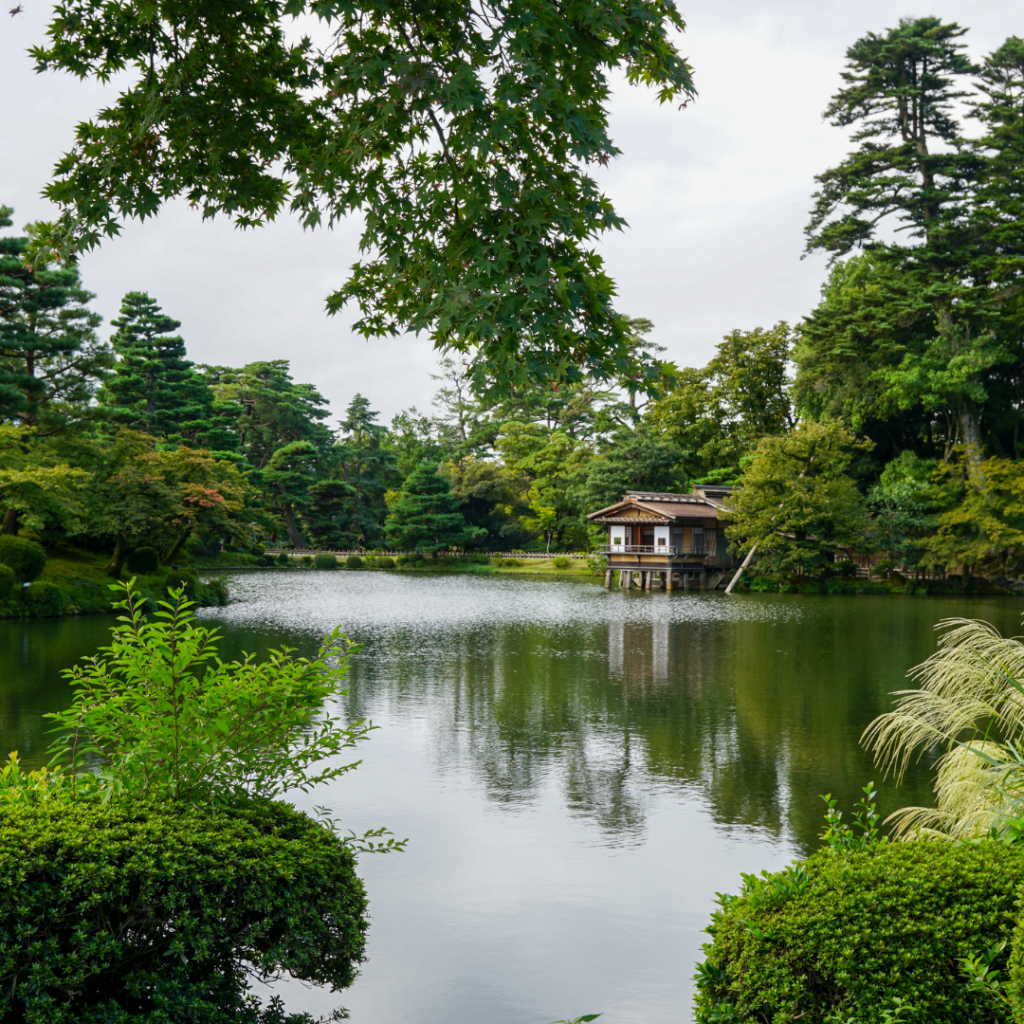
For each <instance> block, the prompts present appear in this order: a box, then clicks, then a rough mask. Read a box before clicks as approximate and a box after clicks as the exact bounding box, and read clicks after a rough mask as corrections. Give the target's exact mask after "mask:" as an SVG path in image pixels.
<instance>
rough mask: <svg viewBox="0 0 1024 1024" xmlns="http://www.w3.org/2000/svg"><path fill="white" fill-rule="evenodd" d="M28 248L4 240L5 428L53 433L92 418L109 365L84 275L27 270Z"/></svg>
mask: <svg viewBox="0 0 1024 1024" xmlns="http://www.w3.org/2000/svg"><path fill="white" fill-rule="evenodd" d="M11 213H12V210H11V209H10V207H0V227H10V225H11ZM33 231H34V227H33V226H30V227H29V235H30V236H31V234H32V233H33ZM28 244H29V238H28V237H24V238H19V237H12V236H5V237H0V420H3V421H8V422H10V421H17V422H20V423H21V424H23V425H24V426H30V427H32V428H33V429H34V430H35V431H36V432H37V433H39V432H42V433H50V432H53V431H54V430H57V429H60V428H61V427H62V426H64V425H66V424H67V423H68V422H69V421H74V420H78V419H80V418H82V417H83V416H84V415H86V414H87V409H88V406H89V401H90V399H91V398H92V395H93V392H94V390H95V387H96V385H97V383H98V381H99V380H100V379H101V377H102V375H103V373H104V370H105V369H106V368H107V367H109V365H110V362H111V359H110V352H109V350H108V348H107V347H106V346H105V345H103V344H101V343H100V342H99V341H98V340H97V338H96V333H95V331H96V328H97V327H98V326H99V325H100V322H101V318H100V316H99V314H98V313H95V312H93V311H92V310H91V309H89V308H88V304H89V302H90V301H92V299H93V297H94V296H93V295H92V293H91V292H87V291H86V290H85V289H84V288H83V287H82V285H81V281H80V279H79V276H78V270H77V269H76V268H75V267H67V266H57V267H54V266H47V267H45V268H43V269H39V270H36V271H33V270H30V269H28V268H27V267H26V266H25V263H24V259H25V251H26V249H27V247H28Z"/></svg>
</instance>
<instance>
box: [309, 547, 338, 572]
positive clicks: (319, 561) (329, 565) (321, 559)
mask: <svg viewBox="0 0 1024 1024" xmlns="http://www.w3.org/2000/svg"><path fill="white" fill-rule="evenodd" d="M313 565H314V567H315V568H317V569H337V568H338V559H337V556H336V555H329V554H327V553H326V552H323V551H322V552H320V554H319V555H317V556H316V557H315V558H314V559H313Z"/></svg>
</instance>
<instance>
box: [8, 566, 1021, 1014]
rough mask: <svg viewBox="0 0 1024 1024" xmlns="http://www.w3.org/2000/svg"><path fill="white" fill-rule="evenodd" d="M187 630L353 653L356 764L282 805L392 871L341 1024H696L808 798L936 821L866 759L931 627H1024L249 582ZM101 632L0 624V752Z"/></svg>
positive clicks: (80, 623) (295, 579) (419, 585)
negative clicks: (712, 920) (728, 942)
mask: <svg viewBox="0 0 1024 1024" xmlns="http://www.w3.org/2000/svg"><path fill="white" fill-rule="evenodd" d="M231 589H232V594H233V598H234V603H232V604H231V605H229V606H228V607H226V608H221V609H211V610H208V611H206V612H204V613H203V616H204V618H206V619H208V620H211V621H212V622H216V623H217V625H218V626H219V628H220V629H221V630H222V632H223V634H224V643H223V649H224V650H225V652H226V654H227V655H229V656H232V657H234V656H237V655H238V654H239V653H240V652H241V651H243V650H251V651H256V652H265V651H266V650H268V649H269V648H272V647H279V646H281V645H289V646H292V647H295V648H298V649H299V651H300V652H302V653H303V654H309V653H312V652H313V651H314V649H315V647H316V644H317V641H318V639H319V636H320V635H321V634H322V633H323V632H325V631H326V630H328V629H330V628H332V627H333V626H335V625H337V624H340V625H341V626H342V627H343V628H344V630H345V631H346V632H347V633H348V634H349V635H350V636H351V637H353V638H354V639H356V640H357V641H358V642H359V643H360V644H361V651H360V653H359V654H358V655H357V656H356V658H355V660H354V663H353V667H352V673H351V677H350V681H351V689H350V694H349V697H348V698H347V699H346V706H345V709H344V710H345V713H346V714H347V715H349V716H351V717H368V718H371V719H372V720H373V722H374V724H376V725H378V726H380V729H379V730H378V731H376V732H374V733H373V738H372V739H371V741H370V742H369V743H367V744H365V745H364V746H363V747H362V748H361V751H360V753H361V755H362V757H363V764H362V766H361V767H360V768H359V770H358V771H357V772H354V773H352V774H350V775H349V776H348V777H347V778H345V779H342V780H340V781H339V782H337V783H336V784H335V785H334V786H331V787H324V789H323V790H322V791H318V792H317V793H315V794H312V795H311V796H310V797H308V798H303V799H302V800H301V801H300V806H303V807H306V808H312V807H313V806H314V805H326V806H328V807H330V808H331V809H332V812H333V816H334V817H337V818H340V819H341V820H342V821H343V823H344V826H345V827H346V828H351V829H353V830H354V831H356V832H361V831H364V830H366V829H369V828H373V827H376V826H377V825H381V824H383V825H387V826H388V827H389V828H391V829H392V830H393V831H394V832H395V833H396V834H397V835H398V836H399V837H408V838H409V845H408V849H407V852H405V853H402V854H398V855H390V856H367V857H364V858H363V859H362V862H361V871H362V874H363V875H364V877H365V879H366V882H367V887H368V890H369V894H370V899H371V912H372V922H371V931H370V941H369V960H368V962H367V963H366V964H365V965H364V969H363V972H362V975H361V976H360V978H359V979H358V980H357V982H356V983H355V985H354V986H353V987H352V988H351V989H349V990H348V991H346V992H344V993H342V994H340V995H334V996H332V995H330V994H329V993H325V992H320V991H317V990H314V989H307V988H305V987H302V986H298V985H290V986H288V985H286V986H284V994H285V996H286V1000H287V1003H288V1005H289V1007H291V1008H292V1009H305V1010H308V1011H309V1012H311V1013H314V1014H316V1013H327V1012H328V1011H329V1010H330V1009H331V1008H332V1007H334V1006H336V1005H338V1004H339V1003H342V1004H343V1005H345V1006H347V1007H348V1008H349V1010H350V1012H351V1019H352V1021H353V1022H354V1024H393V1022H396V1021H401V1022H402V1024H547V1022H549V1021H552V1020H554V1019H555V1018H558V1017H567V1016H575V1015H577V1014H582V1013H596V1012H602V1013H603V1015H604V1016H603V1017H602V1018H601V1024H641V1022H642V1024H669V1022H673V1024H675V1022H680V1021H687V1020H690V1019H691V1014H690V1000H691V995H692V991H693V985H692V980H691V979H692V975H693V971H694V964H695V962H696V961H697V960H698V959H699V957H700V945H701V943H702V941H703V940H704V938H705V937H706V936H704V935H703V933H702V929H703V928H704V926H705V925H706V924H707V921H708V915H709V913H710V911H711V909H712V906H713V901H714V895H715V892H716V891H720V892H726V891H735V890H736V888H737V886H738V883H739V876H740V872H741V871H750V872H758V871H760V870H761V869H762V868H776V867H780V866H782V865H783V864H785V863H787V862H788V861H790V860H791V859H793V858H794V857H799V856H802V855H804V854H806V853H808V852H810V851H811V850H813V849H814V848H815V846H816V843H817V838H816V837H817V834H818V832H819V831H820V829H821V826H822V812H823V810H824V804H823V803H822V802H821V800H820V794H822V793H825V792H831V793H832V794H833V795H835V796H837V797H838V798H839V799H840V801H841V804H842V806H843V807H844V809H846V810H847V812H849V809H850V808H851V806H852V804H853V802H854V801H855V800H856V799H857V798H858V796H859V790H860V787H861V786H862V785H864V784H865V783H866V782H868V781H869V780H872V779H874V780H875V781H876V783H879V784H880V788H881V792H882V800H881V806H882V809H884V810H886V811H889V810H892V809H894V808H895V807H897V806H901V805H904V804H910V803H922V802H929V801H930V796H931V793H930V779H929V774H928V772H927V769H926V766H921V767H918V768H916V769H915V770H913V771H912V772H911V774H910V775H909V776H908V778H907V779H906V780H905V782H904V784H903V786H902V787H900V788H899V789H898V790H897V789H896V788H895V787H893V786H892V785H891V784H882V783H881V780H880V779H879V778H878V773H877V772H876V771H875V769H874V768H873V767H872V764H871V759H870V758H869V757H868V756H867V755H866V754H865V752H864V751H863V750H861V749H860V747H859V745H858V738H859V736H860V733H861V731H862V730H863V728H864V726H865V725H867V723H868V722H870V721H871V719H872V718H873V717H874V716H875V715H877V714H879V713H880V712H882V711H884V710H886V709H887V708H888V707H889V706H890V698H889V696H888V694H889V692H890V691H892V690H895V689H899V688H901V687H902V686H905V685H906V683H905V680H904V676H905V673H906V672H907V670H908V669H909V668H910V667H912V666H913V665H915V664H916V663H918V662H919V661H921V660H923V659H924V658H925V657H926V656H927V655H928V654H929V653H930V652H931V651H932V650H934V647H935V634H934V631H933V626H934V625H935V623H936V622H937V621H938V620H939V619H941V618H944V617H947V616H955V615H966V616H970V617H974V618H984V619H987V620H988V621H990V622H992V623H994V624H995V625H996V626H997V627H998V628H999V629H1001V630H1003V631H1004V632H1005V633H1008V634H1011V635H1013V634H1016V633H1018V632H1020V629H1019V626H1020V615H1021V611H1022V610H1024V602H1020V601H1018V600H1015V599H1002V600H983V599H974V600H953V599H925V598H920V599H913V598H896V597H877V598H874V597H856V598H853V597H809V596H798V595H792V596H791V595H767V594H766V595H742V596H733V597H729V598H727V597H725V596H724V595H722V594H718V593H712V594H694V593H678V592H677V593H673V594H665V593H662V592H657V591H656V592H654V593H650V594H644V593H637V592H632V593H629V592H626V593H623V592H621V591H619V590H617V589H615V590H612V591H610V592H606V591H605V590H604V589H603V588H602V587H601V586H600V585H596V584H592V583H589V582H579V581H571V580H560V579H557V578H550V579H545V578H537V577H535V578H523V577H501V576H439V575H434V576H432V575H428V574H415V573H382V572H359V573H356V572H333V573H332V572H312V571H307V572H254V573H247V574H243V573H240V574H236V575H234V576H232V578H231ZM110 622H111V620H110V619H105V618H100V617H95V618H79V619H64V620H36V621H30V622H11V621H6V622H0V665H2V667H3V673H2V676H0V679H2V684H0V745H2V746H3V750H4V751H5V752H6V750H9V749H17V750H19V751H21V753H22V755H23V757H24V758H25V759H26V760H27V761H28V762H29V763H32V764H38V763H41V762H42V761H43V760H44V759H45V746H46V735H45V725H44V723H43V721H42V719H41V715H42V714H43V713H44V712H46V711H52V710H56V709H57V708H60V707H62V706H64V705H65V704H66V702H67V700H68V690H67V687H66V684H65V683H64V682H63V681H62V680H61V678H60V674H59V673H60V669H62V668H64V667H66V666H67V665H69V664H71V663H72V662H73V661H74V660H75V659H76V658H78V657H80V656H82V655H85V654H91V653H92V652H93V651H95V649H96V648H97V647H98V646H99V645H100V644H102V643H104V642H105V638H106V636H107V630H108V629H109V626H110Z"/></svg>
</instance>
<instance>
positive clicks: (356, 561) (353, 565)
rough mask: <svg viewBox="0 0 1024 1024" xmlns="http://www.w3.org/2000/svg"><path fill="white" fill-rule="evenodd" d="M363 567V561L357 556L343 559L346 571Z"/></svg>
mask: <svg viewBox="0 0 1024 1024" xmlns="http://www.w3.org/2000/svg"><path fill="white" fill-rule="evenodd" d="M362 566H363V560H362V559H361V558H360V557H359V556H358V555H349V556H348V558H346V559H345V568H346V569H361V568H362Z"/></svg>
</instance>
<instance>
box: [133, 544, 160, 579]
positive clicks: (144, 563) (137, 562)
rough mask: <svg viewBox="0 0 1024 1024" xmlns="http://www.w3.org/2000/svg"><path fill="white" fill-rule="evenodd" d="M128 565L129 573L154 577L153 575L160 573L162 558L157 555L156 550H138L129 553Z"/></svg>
mask: <svg viewBox="0 0 1024 1024" xmlns="http://www.w3.org/2000/svg"><path fill="white" fill-rule="evenodd" d="M126 564H127V566H128V571H129V572H135V573H138V574H139V575H141V576H152V575H153V573H156V572H159V571H160V556H159V555H158V554H157V553H156V548H136V549H135V550H134V551H132V552H129V554H128V558H127V559H126Z"/></svg>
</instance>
